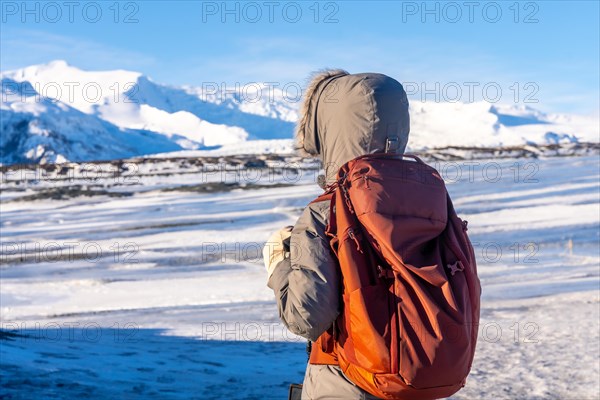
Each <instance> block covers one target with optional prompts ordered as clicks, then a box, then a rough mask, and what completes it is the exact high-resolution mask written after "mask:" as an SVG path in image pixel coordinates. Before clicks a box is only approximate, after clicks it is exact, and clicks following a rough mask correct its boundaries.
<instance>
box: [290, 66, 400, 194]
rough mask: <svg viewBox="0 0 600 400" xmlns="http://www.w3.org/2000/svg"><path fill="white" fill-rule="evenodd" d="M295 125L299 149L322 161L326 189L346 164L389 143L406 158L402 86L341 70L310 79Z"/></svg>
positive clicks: (378, 76) (374, 75)
mask: <svg viewBox="0 0 600 400" xmlns="http://www.w3.org/2000/svg"><path fill="white" fill-rule="evenodd" d="M298 121H299V122H298V125H297V126H296V144H297V148H298V150H300V152H302V153H304V154H305V155H306V154H308V155H312V156H318V157H320V158H321V161H322V162H323V168H324V169H325V180H326V182H327V184H330V183H332V182H334V181H335V178H336V174H337V171H338V169H339V168H340V167H341V166H342V165H344V164H345V163H346V162H348V161H350V160H352V159H354V158H356V157H358V156H361V155H364V154H369V153H375V152H383V151H385V148H386V140H387V139H388V138H389V139H391V140H395V142H394V143H395V144H396V149H397V150H396V152H397V153H400V154H402V153H404V150H405V149H406V144H407V143H408V134H409V132H410V121H409V115H408V99H407V97H406V92H405V91H404V88H403V87H402V85H401V84H400V82H398V81H396V80H395V79H393V78H390V77H389V76H386V75H383V74H377V73H362V74H350V73H348V72H346V71H344V70H341V69H334V70H324V71H320V72H317V73H316V74H314V75H313V76H312V77H311V79H310V82H309V84H308V86H307V89H306V93H305V96H304V100H303V103H302V106H301V109H300V118H299V120H298Z"/></svg>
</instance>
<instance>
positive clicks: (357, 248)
mask: <svg viewBox="0 0 600 400" xmlns="http://www.w3.org/2000/svg"><path fill="white" fill-rule="evenodd" d="M348 237H350V239H352V240H353V241H354V243H356V250H357V251H358V252H359V253H362V252H363V251H362V248H361V247H360V242H359V241H358V238H357V237H356V235H355V234H354V229H353V228H350V229H348Z"/></svg>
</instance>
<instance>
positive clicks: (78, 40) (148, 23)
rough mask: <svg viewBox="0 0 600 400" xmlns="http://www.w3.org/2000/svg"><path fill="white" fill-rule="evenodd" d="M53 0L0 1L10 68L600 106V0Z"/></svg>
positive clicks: (566, 108) (579, 109)
mask: <svg viewBox="0 0 600 400" xmlns="http://www.w3.org/2000/svg"><path fill="white" fill-rule="evenodd" d="M50 3H52V5H48V4H49V3H48V2H28V3H27V5H26V6H25V7H26V9H25V8H24V6H23V2H21V1H2V9H1V10H2V16H1V28H2V32H1V33H2V34H1V41H0V45H1V48H0V51H1V54H0V59H1V61H0V64H1V65H0V66H1V68H2V70H10V69H15V68H20V67H24V66H27V65H32V64H39V63H46V62H49V61H51V60H54V59H64V60H66V61H67V62H69V63H70V64H72V65H75V66H77V67H80V68H84V69H99V70H102V69H116V68H122V69H131V70H137V71H140V72H143V73H145V74H146V75H149V76H150V77H152V78H153V79H154V80H156V81H158V82H161V83H167V84H174V85H180V84H190V85H199V86H200V85H202V84H203V83H206V82H217V83H225V84H227V85H229V86H233V85H235V84H236V83H238V82H239V83H240V84H242V85H243V84H245V83H250V82H256V81H268V82H278V83H279V84H280V85H281V86H283V85H284V84H286V83H288V82H299V83H304V81H305V78H306V76H307V74H308V73H309V72H310V71H313V70H315V69H319V68H323V67H342V68H345V69H347V70H349V71H350V72H365V71H375V72H383V73H387V74H389V75H391V76H393V77H395V78H396V79H398V80H400V81H402V82H404V83H406V82H410V83H412V84H413V85H415V86H412V87H413V88H420V89H415V90H414V94H413V95H412V97H413V98H423V97H425V98H426V99H428V100H434V95H433V94H430V95H428V96H429V97H427V96H425V95H424V94H423V91H422V89H429V90H435V88H436V84H437V85H439V89H437V91H436V93H438V95H439V96H440V97H441V99H445V98H447V97H450V98H452V99H455V98H457V96H458V97H459V99H460V100H462V101H468V100H470V98H471V93H472V94H473V95H474V97H475V99H479V98H481V96H483V95H484V93H483V87H484V86H485V87H488V90H489V89H490V86H491V89H492V91H491V94H490V92H488V93H487V94H488V96H489V97H492V98H495V90H496V88H500V90H501V92H502V95H503V97H502V100H501V101H502V102H504V103H515V102H516V103H519V104H525V105H530V106H532V107H534V108H539V109H541V110H543V111H555V112H556V111H558V112H576V113H596V114H597V113H598V108H599V107H600V104H599V97H600V91H599V87H600V80H599V72H598V71H599V70H600V55H599V51H600V50H599V49H600V43H599V40H600V39H599V38H600V32H599V18H600V16H599V15H600V9H599V2H598V1H580V2H577V1H541V2H527V1H525V2H516V1H498V2H488V1H481V2H480V1H473V2H470V3H469V2H466V1H457V2H427V3H425V2H422V1H416V2H413V1H397V2H394V1H374V2H366V1H365V2H361V1H338V2H327V1H325V2H318V3H317V2H315V1H307V2H301V1H299V2H288V1H271V2H269V1H256V2H228V3H227V4H226V6H225V7H226V8H224V6H223V4H224V3H223V2H221V1H217V2H212V1H209V2H202V1H137V2H133V1H129V2H128V1H124V2H119V3H116V2H115V1H98V2H88V1H82V2H75V5H74V6H72V7H73V8H71V9H70V8H69V6H65V5H64V2H61V1H57V2H50ZM467 4H468V5H467ZM57 5H58V6H57ZM84 10H85V12H84ZM98 11H100V12H101V15H98V14H97V12H98ZM117 11H118V14H117ZM298 11H299V12H300V13H301V14H298ZM317 11H318V13H317ZM498 11H499V12H500V14H499V13H498ZM258 12H260V15H259V14H258ZM270 12H271V14H270ZM515 83H516V85H515ZM486 85H487V86H486ZM444 88H446V90H447V91H445V90H444ZM470 88H471V89H470ZM517 89H518V91H517ZM458 90H460V93H458ZM470 91H471V92H470ZM444 94H446V96H444ZM535 101H538V102H537V103H536V102H535Z"/></svg>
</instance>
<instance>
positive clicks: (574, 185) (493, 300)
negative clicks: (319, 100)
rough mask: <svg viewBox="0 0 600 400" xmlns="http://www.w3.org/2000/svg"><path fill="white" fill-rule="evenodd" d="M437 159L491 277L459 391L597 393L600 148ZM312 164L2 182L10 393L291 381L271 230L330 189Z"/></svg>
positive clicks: (261, 386)
mask: <svg viewBox="0 0 600 400" xmlns="http://www.w3.org/2000/svg"><path fill="white" fill-rule="evenodd" d="M474 163H478V165H475V164H474ZM434 166H436V167H439V169H440V172H441V173H442V175H443V176H444V178H445V179H446V181H447V182H448V188H449V191H450V193H451V195H452V197H453V199H454V203H455V207H456V208H457V211H458V213H459V215H460V216H461V217H463V218H465V219H467V220H469V233H470V235H471V239H472V241H473V242H474V245H475V248H476V252H477V257H478V261H479V274H480V277H481V280H482V286H483V302H482V321H481V326H480V335H479V342H478V352H477V355H476V359H475V363H474V366H473V371H472V374H471V376H470V378H469V380H468V383H467V385H466V387H465V388H464V389H463V390H462V391H461V392H459V393H458V394H456V395H455V396H453V399H487V398H497V399H516V398H519V399H577V400H579V399H597V398H599V396H600V370H599V360H600V348H599V342H600V340H599V339H600V338H599V331H600V325H599V324H600V322H599V321H600V277H599V265H600V254H599V240H600V237H599V224H600V191H599V190H600V185H599V179H600V175H599V167H600V162H599V160H598V157H596V156H592V157H564V158H563V157H557V158H549V159H538V160H534V159H530V160H525V159H521V160H497V161H494V160H490V161H484V160H478V161H476V162H472V163H470V162H468V161H460V162H456V163H441V164H437V165H436V164H434ZM498 167H500V169H499V168H498ZM459 171H460V172H459ZM314 175H315V174H314V173H313V172H306V173H304V175H303V176H300V177H299V179H296V178H295V179H294V184H293V185H290V186H280V187H273V188H253V189H252V190H244V189H242V188H238V189H235V190H231V191H223V192H214V193H197V192H194V191H184V190H181V191H178V190H175V191H172V190H161V188H163V189H164V188H165V187H169V188H172V186H173V185H175V186H177V185H183V184H188V185H191V184H195V183H197V182H196V181H195V179H197V177H196V176H193V175H192V176H190V175H186V176H165V177H160V178H156V177H154V178H144V179H141V180H140V181H139V182H138V184H137V185H134V186H128V187H127V190H129V191H132V192H134V194H133V195H131V196H123V197H108V196H93V197H74V198H72V199H67V200H50V199H42V200H27V201H19V200H18V199H19V197H21V196H25V195H30V194H32V193H35V190H36V189H35V188H29V189H27V190H25V191H20V190H15V187H14V186H9V187H6V186H5V187H4V188H3V191H2V195H1V197H0V199H1V200H2V203H1V204H0V207H1V212H2V225H1V228H2V232H1V233H2V238H1V241H2V263H1V270H0V272H1V277H0V284H1V291H0V293H1V299H0V300H1V320H2V328H3V329H4V333H3V336H2V339H1V340H0V346H1V349H0V357H1V364H2V368H1V372H0V374H1V375H0V382H1V388H0V397H1V398H8V399H20V398H24V399H28V398H58V399H71V398H78V397H81V396H88V397H90V398H123V399H129V398H131V399H136V398H140V399H141V398H156V399H195V398H197V399H224V398H227V399H282V398H286V396H287V386H288V385H289V383H291V382H298V383H299V382H301V380H302V376H303V369H304V366H305V362H306V355H305V353H304V341H303V340H300V339H299V338H296V337H293V336H292V335H291V334H288V333H287V331H286V330H285V328H284V327H283V326H282V325H281V324H280V323H279V320H278V317H277V310H276V307H275V302H274V297H273V294H272V292H271V291H270V290H269V289H268V288H267V287H266V286H265V271H264V267H263V265H262V259H261V257H260V246H261V245H262V244H263V243H264V241H266V239H267V238H268V236H269V234H270V233H271V232H272V231H274V230H276V229H278V228H280V227H281V226H283V225H289V224H293V223H294V221H295V219H296V218H297V216H298V214H299V212H300V211H301V209H302V208H303V207H304V206H305V205H306V204H307V203H308V202H309V201H310V200H311V199H312V198H313V197H315V196H316V195H317V194H318V193H319V191H320V189H319V188H318V187H317V185H316V184H315V179H314ZM280 183H281V182H280ZM288 183H289V182H288ZM123 190H124V189H123V187H122V186H115V187H112V188H110V187H109V188H108V191H109V192H119V191H123ZM7 331H10V332H11V333H10V334H8V333H6V332H7ZM13 334H14V336H13Z"/></svg>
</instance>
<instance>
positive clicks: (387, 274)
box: [377, 265, 396, 279]
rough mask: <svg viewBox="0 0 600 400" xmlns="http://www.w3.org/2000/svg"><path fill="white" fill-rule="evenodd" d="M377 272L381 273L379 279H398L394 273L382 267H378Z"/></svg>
mask: <svg viewBox="0 0 600 400" xmlns="http://www.w3.org/2000/svg"><path fill="white" fill-rule="evenodd" d="M377 271H379V277H380V278H385V279H396V276H395V275H394V271H393V270H391V269H388V268H383V267H382V266H381V265H378V266H377Z"/></svg>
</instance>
